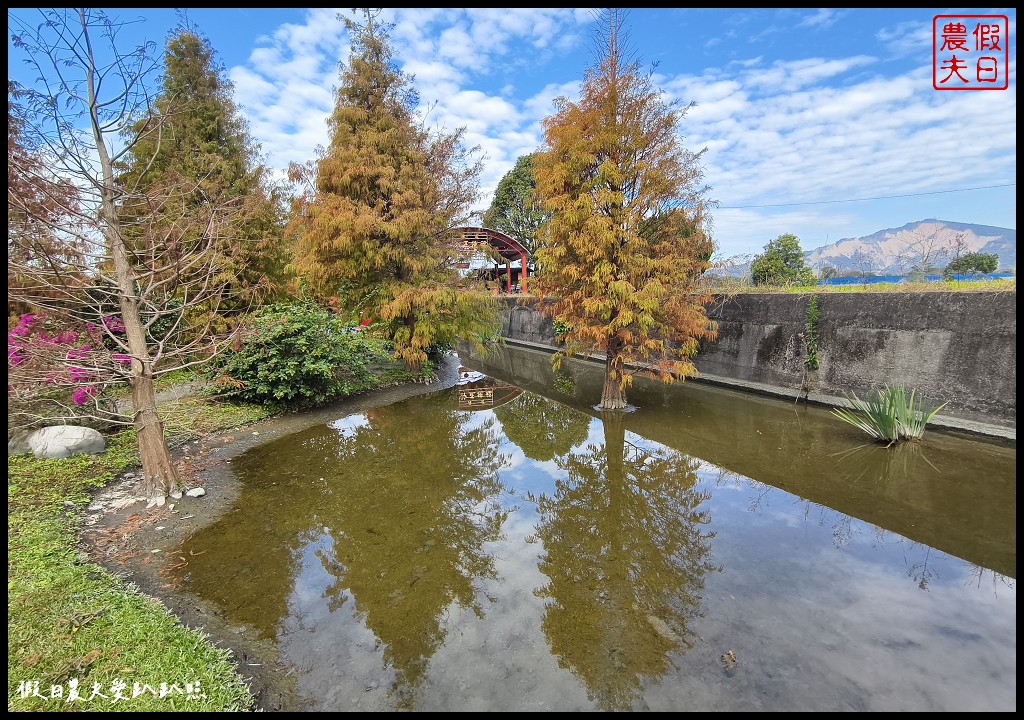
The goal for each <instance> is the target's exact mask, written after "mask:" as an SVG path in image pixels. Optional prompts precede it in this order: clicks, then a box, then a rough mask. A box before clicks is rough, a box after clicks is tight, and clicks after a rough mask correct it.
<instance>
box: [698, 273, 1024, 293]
mask: <svg viewBox="0 0 1024 720" xmlns="http://www.w3.org/2000/svg"><path fill="white" fill-rule="evenodd" d="M712 291H713V292H715V293H717V294H723V295H728V294H733V293H783V294H786V293H788V294H798V295H805V294H809V293H820V294H832V293H926V292H1016V291H1017V278H1015V277H1012V278H1000V279H997V280H970V281H968V280H942V281H922V282H898V283H863V284H855V283H851V284H849V285H783V286H771V285H754V284H753V283H751V282H750V280H749V279H748V278H716V279H715V283H714V285H713V287H712Z"/></svg>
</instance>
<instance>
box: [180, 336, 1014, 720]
mask: <svg viewBox="0 0 1024 720" xmlns="http://www.w3.org/2000/svg"><path fill="white" fill-rule="evenodd" d="M461 362H462V364H463V365H464V366H465V367H464V370H463V379H462V381H461V384H459V385H456V386H454V387H448V388H445V389H441V390H438V391H435V392H431V393H427V394H423V395H418V396H415V397H411V398H407V399H404V400H401V401H399V402H396V403H394V404H391V405H386V406H382V407H375V408H370V409H365V410H363V411H360V412H355V413H349V414H339V416H337V417H334V418H332V419H331V420H329V421H327V422H323V423H321V424H318V425H314V426H311V427H307V428H305V429H302V430H300V431H298V432H295V433H294V434H290V435H286V436H283V437H279V438H277V439H274V440H271V441H269V442H267V443H265V444H263V445H260V446H257V447H254V448H252V449H250V450H248V451H247V452H245V453H244V454H242V455H240V456H239V457H237V458H235V460H234V461H233V463H232V465H231V467H232V468H233V472H234V473H235V474H236V475H237V479H238V481H239V483H240V496H239V498H238V501H237V502H236V504H235V506H234V508H233V509H232V510H231V511H230V512H228V513H226V514H225V515H224V517H223V519H222V520H220V521H218V522H217V523H215V524H212V525H209V526H207V527H206V528H204V529H201V530H199V531H198V532H196V533H195V534H194V535H193V536H192V538H191V539H190V540H189V546H188V547H190V548H191V549H192V550H194V551H195V552H194V554H193V555H191V556H190V563H189V565H188V566H187V568H184V569H182V570H181V571H180V572H181V576H180V577H179V578H178V580H179V581H180V583H181V586H182V589H183V590H185V591H187V592H189V593H193V594H195V595H196V596H199V597H201V598H203V599H204V600H205V601H207V602H209V603H211V604H213V605H214V606H216V607H218V608H219V611H220V612H221V613H222V614H223V616H224V617H225V618H226V619H227V620H228V621H229V622H231V623H234V624H236V625H239V626H243V627H247V628H250V629H251V631H252V632H255V633H257V634H258V635H259V636H260V637H261V638H262V639H263V640H264V641H266V642H267V643H270V644H272V645H273V647H274V648H275V649H276V652H277V654H278V656H279V658H280V659H281V661H282V662H284V663H285V664H286V665H287V666H288V667H289V668H290V671H289V672H290V674H291V675H292V677H293V678H294V682H295V689H296V692H297V696H298V697H300V698H302V700H300V701H297V705H296V707H293V708H285V709H289V710H308V711H334V710H368V711H389V710H413V711H513V710H514V711H580V710H607V711H613V710H635V711H640V710H651V711H705V712H706V711H816V712H828V711H935V712H942V711H1015V710H1016V669H1017V668H1016V666H1017V660H1016V657H1017V655H1016V637H1017V634H1016V626H1017V619H1016V617H1017V616H1016V481H1015V471H1016V448H1015V445H1007V444H1006V443H998V442H988V441H985V440H982V439H978V438H973V437H966V436H962V435H957V434H952V433H947V432H943V431H932V430H929V432H928V433H926V435H925V439H924V441H923V442H922V443H920V444H918V445H913V446H903V447H897V448H885V447H881V446H874V445H868V444H865V437H864V436H861V435H860V434H859V431H857V430H855V429H853V428H851V427H849V426H847V425H845V424H843V423H841V422H840V421H839V420H837V419H835V418H833V417H832V416H831V414H830V413H829V412H828V411H827V410H826V409H823V408H818V407H808V406H806V405H803V404H801V405H794V404H793V403H791V402H787V401H783V400H776V399H772V398H765V397H759V396H754V395H750V394H745V393H738V392H733V391H730V390H724V389H721V388H714V387H710V386H707V385H704V384H700V383H694V382H689V383H686V384H677V385H673V386H664V385H660V384H647V383H645V382H643V381H640V380H638V381H637V383H636V385H635V386H634V388H633V389H632V390H631V392H630V394H629V400H630V401H631V403H632V404H633V405H635V406H636V407H635V410H634V411H632V412H628V413H612V414H601V413H598V412H597V411H595V410H594V409H593V405H594V403H596V401H597V399H598V397H599V394H600V382H601V370H600V368H599V367H597V366H595V365H592V364H590V363H572V364H569V365H565V366H563V367H562V368H561V369H560V370H558V371H557V372H555V371H553V370H552V369H551V367H550V362H549V356H547V355H546V354H544V353H540V352H536V351H532V350H524V349H515V348H511V347H509V348H505V349H503V350H501V351H500V352H499V354H498V355H496V356H493V357H489V358H472V357H468V356H463V357H462V358H461Z"/></svg>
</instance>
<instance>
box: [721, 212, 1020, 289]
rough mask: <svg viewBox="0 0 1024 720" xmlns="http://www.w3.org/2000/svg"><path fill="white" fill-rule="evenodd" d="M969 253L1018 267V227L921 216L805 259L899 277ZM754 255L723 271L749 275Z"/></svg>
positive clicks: (820, 265) (836, 244)
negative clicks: (978, 253) (992, 255)
mask: <svg viewBox="0 0 1024 720" xmlns="http://www.w3.org/2000/svg"><path fill="white" fill-rule="evenodd" d="M973 252H983V253H992V254H995V255H997V256H999V270H1016V267H1017V231H1016V230H1012V229H1010V228H1002V227H993V226H991V225H976V224H973V223H960V222H950V221H948V220H936V219H928V220H919V221H917V222H912V223H908V224H906V225H904V226H902V227H898V228H886V229H885V230H879V231H878V232H876V233H872V234H871V235H865V236H864V237H854V238H843V239H842V240H839V241H837V242H834V243H831V244H829V245H823V246H821V247H818V248H814V249H813V250H808V251H805V252H804V262H805V263H806V264H807V266H808V267H810V268H812V269H813V270H814V271H815V273H816V274H820V272H821V271H822V270H823V269H825V268H834V269H835V270H836V271H837V272H838V273H840V274H842V273H844V272H858V273H866V272H871V273H875V274H879V275H902V274H907V273H909V272H911V271H912V269H914V268H915V267H930V268H939V269H941V268H944V267H945V266H946V265H947V264H948V263H949V262H950V260H952V259H953V258H954V257H956V256H957V255H958V254H959V255H964V254H966V253H973ZM755 257H756V255H751V256H745V257H738V258H733V259H732V261H731V262H728V263H727V265H728V268H727V269H724V273H725V274H727V275H733V276H738V275H745V274H747V273H749V271H750V263H751V262H752V261H753V259H754V258H755Z"/></svg>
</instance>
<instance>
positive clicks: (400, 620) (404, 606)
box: [317, 393, 509, 709]
mask: <svg viewBox="0 0 1024 720" xmlns="http://www.w3.org/2000/svg"><path fill="white" fill-rule="evenodd" d="M471 416H472V418H473V419H477V418H479V419H480V421H481V422H479V423H477V424H475V425H474V424H473V423H472V422H470V419H471ZM366 418H367V422H366V423H365V424H363V425H361V426H359V427H357V428H355V430H354V432H352V433H351V434H350V436H349V437H347V438H344V439H342V440H341V441H340V442H339V446H338V451H339V452H340V453H341V454H343V455H344V456H345V458H346V461H347V462H346V463H345V466H346V467H350V468H353V469H354V471H355V472H358V473H360V475H361V478H362V480H361V482H360V483H359V484H360V485H361V486H363V487H364V489H363V490H362V491H359V490H358V489H357V488H356V487H355V486H354V485H353V484H352V483H348V484H347V486H346V489H347V491H346V492H342V493H336V494H334V495H332V496H331V498H332V499H333V502H332V503H331V507H330V508H324V509H323V510H324V512H325V513H326V514H328V516H329V517H330V518H331V525H332V527H331V528H329V529H328V531H327V532H328V533H329V534H330V536H331V538H332V540H333V543H332V546H331V547H330V549H328V550H321V551H319V552H318V553H317V554H318V557H319V558H320V561H321V563H322V564H323V567H324V568H325V569H326V570H327V572H328V573H330V575H331V576H332V577H333V578H334V581H333V583H332V584H331V585H330V586H328V587H327V588H326V589H325V590H324V597H325V598H326V599H327V600H328V602H329V606H330V608H331V610H332V611H333V610H336V609H338V608H340V607H342V606H343V605H344V604H345V602H346V601H347V599H348V598H349V597H351V598H352V601H353V602H354V603H355V611H356V613H357V615H358V616H359V617H360V618H361V619H362V621H363V622H365V624H366V627H367V628H369V629H370V630H371V631H372V632H373V634H374V635H375V636H376V637H377V639H378V642H379V643H381V644H382V645H383V646H384V660H385V662H386V664H387V665H389V666H391V667H393V668H394V671H395V677H394V682H393V684H392V687H391V696H392V697H393V698H394V699H395V701H396V706H397V707H398V708H399V709H411V708H412V706H413V696H414V694H415V690H416V687H417V686H418V685H419V683H420V681H421V680H422V677H423V674H424V671H425V669H426V667H427V664H428V662H429V660H430V658H431V657H432V656H433V654H434V653H435V652H436V651H437V649H438V648H439V647H441V646H442V645H443V644H444V640H445V632H446V631H445V626H444V624H443V617H444V612H445V610H446V608H448V607H449V605H451V604H452V603H453V602H454V603H457V604H458V605H460V606H461V607H464V608H469V609H471V610H472V611H473V612H475V613H476V614H477V615H478V616H479V617H483V608H481V607H480V605H479V603H478V601H477V587H478V582H479V580H480V579H483V578H494V577H495V569H494V558H493V557H492V556H491V555H489V554H488V553H487V552H485V550H484V545H485V543H489V542H496V541H498V540H499V539H501V526H502V523H504V522H505V519H506V517H507V516H508V513H509V510H508V509H503V508H502V507H500V506H499V505H498V503H497V502H496V500H495V498H496V497H497V496H498V495H499V494H500V493H501V491H502V490H503V489H504V488H503V486H502V484H501V481H500V480H499V477H498V470H499V469H500V468H501V467H502V466H503V465H504V464H505V462H506V461H507V457H506V456H505V455H503V454H501V453H499V452H498V451H497V449H498V446H499V444H500V440H501V436H500V435H499V433H498V432H497V431H496V429H495V427H494V425H495V421H494V418H493V417H492V416H486V415H483V414H473V413H469V412H465V411H459V410H457V409H456V408H455V407H453V402H452V397H451V395H450V394H448V393H440V394H435V395H434V396H431V397H428V398H419V399H417V400H416V401H415V402H413V403H401V404H398V405H392V406H387V407H382V408H376V409H374V410H371V411H367V413H366ZM325 499H327V498H325Z"/></svg>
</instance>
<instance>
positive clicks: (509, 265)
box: [505, 258, 512, 293]
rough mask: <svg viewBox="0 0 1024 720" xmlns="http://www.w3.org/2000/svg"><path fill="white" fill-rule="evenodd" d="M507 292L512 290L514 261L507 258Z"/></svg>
mask: <svg viewBox="0 0 1024 720" xmlns="http://www.w3.org/2000/svg"><path fill="white" fill-rule="evenodd" d="M505 292H508V293H510V292H512V261H511V260H509V259H507V258H506V260H505Z"/></svg>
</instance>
